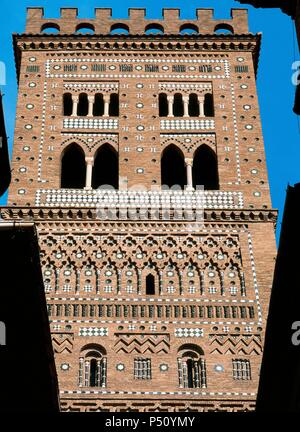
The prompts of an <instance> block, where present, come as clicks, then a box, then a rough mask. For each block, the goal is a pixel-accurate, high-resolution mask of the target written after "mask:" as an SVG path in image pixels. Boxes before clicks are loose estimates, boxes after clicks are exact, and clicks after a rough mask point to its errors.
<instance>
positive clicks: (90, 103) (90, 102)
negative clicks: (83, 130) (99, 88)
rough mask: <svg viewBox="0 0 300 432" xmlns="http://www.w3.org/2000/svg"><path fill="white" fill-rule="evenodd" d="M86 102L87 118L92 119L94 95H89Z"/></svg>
mask: <svg viewBox="0 0 300 432" xmlns="http://www.w3.org/2000/svg"><path fill="white" fill-rule="evenodd" d="M88 101H89V112H88V117H93V111H94V103H95V95H89V96H88Z"/></svg>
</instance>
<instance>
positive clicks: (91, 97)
mask: <svg viewBox="0 0 300 432" xmlns="http://www.w3.org/2000/svg"><path fill="white" fill-rule="evenodd" d="M88 101H89V102H94V101H95V95H94V94H92V95H88Z"/></svg>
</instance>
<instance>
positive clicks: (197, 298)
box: [23, 209, 275, 412]
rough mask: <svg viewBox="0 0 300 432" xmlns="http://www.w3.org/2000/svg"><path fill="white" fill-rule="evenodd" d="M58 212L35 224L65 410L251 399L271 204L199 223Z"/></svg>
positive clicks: (191, 407)
mask: <svg viewBox="0 0 300 432" xmlns="http://www.w3.org/2000/svg"><path fill="white" fill-rule="evenodd" d="M26 211H28V210H24V212H23V216H24V215H25V213H26ZM55 211H56V210H53V209H52V210H51V219H49V220H47V218H48V216H47V215H48V212H49V210H48V209H44V210H42V211H39V216H38V218H37V219H38V220H36V224H37V229H38V233H39V242H40V248H41V262H42V268H43V275H44V283H45V290H46V296H47V302H48V314H49V319H50V324H51V331H52V341H53V348H54V352H55V357H56V367H57V372H58V376H59V386H60V398H61V408H62V410H63V411H106V412H108V411H114V412H118V411H119V412H121V411H149V412H152V411H153V412H154V411H158V412H159V411H162V412H163V411H169V412H171V411H174V412H181V411H182V412H184V411H251V410H253V409H254V408H255V399H256V392H257V388H258V379H259V370H260V363H261V356H262V349H263V335H264V328H265V320H266V313H267V304H268V297H269V292H270V286H271V283H272V271H273V270H272V266H273V262H274V257H273V254H272V250H273V244H270V245H268V244H267V242H266V239H267V238H268V233H270V236H269V238H271V239H272V232H273V229H274V228H273V222H274V217H275V215H273V216H272V212H268V215H267V214H266V215H265V220H263V221H262V220H261V219H262V217H261V212H257V211H253V212H251V215H250V212H248V211H243V210H242V211H240V212H237V213H236V216H235V220H230V218H233V217H234V216H233V214H232V213H231V216H230V214H229V212H227V211H223V212H222V215H221V214H220V215H216V213H215V212H212V211H209V212H206V211H205V212H204V215H205V221H204V223H202V224H199V223H198V222H195V221H192V222H190V221H187V220H181V221H179V220H172V221H170V220H168V221H163V220H156V221H126V220H123V221H100V220H95V219H92V218H89V216H88V213H86V214H85V216H86V219H81V220H78V219H77V220H76V221H75V220H74V221H73V220H67V219H66V218H65V217H64V216H63V215H62V214H59V210H57V212H58V213H57V215H58V218H59V217H61V218H62V219H61V220H56V221H54V215H53V213H55ZM72 212H73V216H72V217H73V218H74V219H75V214H76V212H78V210H72ZM68 214H69V216H70V211H69V213H68ZM218 217H219V220H218V221H217V220H214V218H218ZM222 218H223V219H224V220H222ZM245 219H246V220H245ZM247 219H249V221H248V222H247ZM250 219H251V221H250ZM225 220H227V221H226V222H225ZM263 242H264V245H265V247H264V249H262V248H261V247H257V246H258V245H261V244H262V243H263Z"/></svg>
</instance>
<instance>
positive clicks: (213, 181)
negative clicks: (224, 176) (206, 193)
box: [193, 144, 219, 190]
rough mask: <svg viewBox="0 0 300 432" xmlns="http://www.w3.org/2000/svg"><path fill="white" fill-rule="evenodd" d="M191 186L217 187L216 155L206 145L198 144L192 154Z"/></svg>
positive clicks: (206, 188)
mask: <svg viewBox="0 0 300 432" xmlns="http://www.w3.org/2000/svg"><path fill="white" fill-rule="evenodd" d="M193 186H194V188H197V186H204V189H205V190H218V189H219V176H218V164H217V157H216V155H215V153H214V151H213V150H211V149H210V148H209V147H208V146H207V145H205V144H204V145H202V146H200V147H199V148H198V149H197V150H196V152H195V156H194V162H193Z"/></svg>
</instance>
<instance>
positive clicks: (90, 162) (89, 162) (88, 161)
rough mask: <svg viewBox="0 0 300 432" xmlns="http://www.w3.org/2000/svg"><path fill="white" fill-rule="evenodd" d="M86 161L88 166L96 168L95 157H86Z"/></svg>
mask: <svg viewBox="0 0 300 432" xmlns="http://www.w3.org/2000/svg"><path fill="white" fill-rule="evenodd" d="M85 161H86V163H87V165H92V166H94V156H86V157H85Z"/></svg>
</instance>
